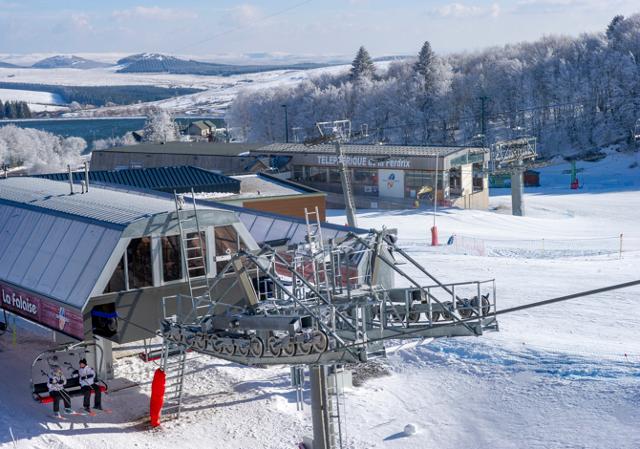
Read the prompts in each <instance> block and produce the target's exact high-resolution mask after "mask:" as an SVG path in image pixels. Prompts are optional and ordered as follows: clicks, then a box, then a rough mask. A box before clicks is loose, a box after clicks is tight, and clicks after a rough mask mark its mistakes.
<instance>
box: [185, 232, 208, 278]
mask: <svg viewBox="0 0 640 449" xmlns="http://www.w3.org/2000/svg"><path fill="white" fill-rule="evenodd" d="M197 237H198V233H197V232H191V233H189V234H187V259H188V265H189V276H191V277H195V276H204V274H205V270H206V268H207V239H206V234H205V233H204V231H201V232H200V239H198V238H197Z"/></svg>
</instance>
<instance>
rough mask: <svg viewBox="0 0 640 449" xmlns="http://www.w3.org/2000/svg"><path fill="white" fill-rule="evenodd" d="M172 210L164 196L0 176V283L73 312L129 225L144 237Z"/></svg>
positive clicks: (219, 214)
mask: <svg viewBox="0 0 640 449" xmlns="http://www.w3.org/2000/svg"><path fill="white" fill-rule="evenodd" d="M78 188H79V186H77V185H76V189H78ZM203 206H204V207H201V208H200V209H201V211H202V212H204V211H208V212H210V211H213V212H214V213H209V214H207V215H206V217H209V218H215V219H216V220H218V219H220V220H224V219H232V220H233V222H236V220H237V218H236V216H235V215H234V214H232V213H230V212H227V211H222V210H220V208H215V207H212V205H211V204H209V205H203ZM174 210H175V203H174V200H173V196H172V195H169V194H166V193H159V194H157V195H156V194H154V193H153V192H149V191H133V190H126V189H122V188H120V189H116V188H112V187H97V186H92V187H90V189H89V192H88V193H85V194H80V193H78V194H75V195H70V191H69V184H68V183H67V182H59V181H52V180H49V179H41V178H27V177H15V178H9V179H3V180H0V248H2V252H0V280H3V281H6V282H9V283H11V284H14V285H15V286H17V287H20V288H24V289H27V290H29V291H32V292H34V293H37V294H40V295H44V296H46V297H48V298H52V299H55V300H57V301H60V302H61V303H63V304H66V305H69V306H72V307H75V308H77V309H78V310H80V309H82V308H83V307H84V305H85V304H86V302H87V301H88V299H89V297H90V295H91V293H92V291H93V289H94V287H95V285H96V283H97V282H98V280H99V278H100V275H101V274H102V272H103V270H104V268H105V266H106V264H107V262H108V261H109V260H110V258H111V257H112V254H113V253H114V251H115V250H116V248H117V247H118V243H119V242H120V240H121V238H123V236H124V235H126V233H127V232H128V231H129V230H130V229H132V228H135V227H136V226H142V228H143V231H142V232H143V234H141V235H146V234H144V232H148V231H149V230H148V229H147V225H148V223H149V222H150V221H151V219H153V218H155V217H157V216H159V214H165V213H167V212H173V211H174ZM152 217H153V218H152ZM166 217H169V215H167V216H166ZM145 218H146V219H150V220H145ZM160 224H162V223H160Z"/></svg>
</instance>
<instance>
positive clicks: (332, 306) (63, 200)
mask: <svg viewBox="0 0 640 449" xmlns="http://www.w3.org/2000/svg"><path fill="white" fill-rule="evenodd" d="M464 157H465V158H466V157H471V155H470V154H469V155H468V156H464ZM88 179H89V177H88V173H87V174H86V178H85V181H84V182H83V183H81V184H77V183H73V176H72V175H71V173H70V174H69V181H68V182H63V181H55V180H51V179H43V178H26V177H15V178H8V179H4V180H0V247H2V248H3V253H2V254H1V255H0V292H1V295H2V301H1V303H2V307H3V308H4V309H5V310H6V311H8V312H10V313H12V314H14V315H17V316H20V317H22V318H24V319H26V320H28V321H31V322H34V323H36V324H38V325H40V326H43V327H45V328H48V329H50V330H53V331H55V332H56V335H58V336H66V337H67V338H68V339H69V340H71V341H76V342H84V343H81V345H84V346H82V347H84V348H87V350H93V351H94V353H93V360H95V365H96V368H97V371H98V373H99V377H100V378H101V379H103V380H105V379H109V378H110V377H111V376H112V375H113V372H112V370H113V367H112V353H111V345H112V344H114V343H115V344H122V343H130V342H136V341H140V340H143V339H149V338H152V337H159V338H160V339H161V341H162V345H161V350H160V351H158V355H157V357H158V358H159V359H160V368H159V369H158V370H156V372H155V374H154V378H153V382H152V387H151V401H150V402H151V405H150V413H149V415H150V418H151V425H152V426H157V425H159V424H160V416H162V417H163V419H170V418H179V417H180V411H181V407H182V395H183V391H182V390H183V385H184V382H183V379H184V376H185V363H186V359H187V353H188V352H189V351H193V352H198V353H201V354H204V355H210V356H213V357H218V358H222V359H226V360H229V361H232V362H235V363H239V364H243V365H247V366H255V365H289V366H291V367H292V369H293V370H294V371H293V372H295V373H297V374H295V375H292V378H293V379H298V381H297V382H296V384H295V385H296V388H297V389H298V391H299V392H300V397H301V394H302V393H301V390H302V381H301V380H300V379H303V378H304V375H303V374H301V373H302V370H303V368H304V367H308V370H309V379H310V386H311V409H312V420H313V441H312V444H311V443H310V444H309V445H308V447H313V448H314V449H333V448H338V447H342V430H341V429H342V427H343V425H344V423H343V421H342V419H341V412H340V408H341V406H340V403H341V399H340V394H341V393H340V391H339V388H338V387H337V386H338V385H339V384H340V383H341V382H344V379H343V378H342V377H340V376H341V374H340V373H344V367H343V366H344V364H345V363H356V364H357V363H362V362H365V361H367V360H369V359H370V358H376V357H384V355H385V346H384V342H385V341H386V340H389V339H421V338H425V337H431V338H435V337H456V336H479V335H482V334H483V333H484V332H486V331H495V330H497V329H498V323H497V319H496V317H495V315H494V313H493V312H494V311H495V310H496V285H495V281H494V280H493V279H484V280H479V279H476V280H470V281H465V282H457V283H451V284H445V283H442V282H440V281H439V280H438V279H437V278H436V277H434V276H433V275H432V274H431V273H430V271H429V270H427V269H426V268H425V267H423V266H422V265H420V264H419V263H418V262H417V261H416V260H415V259H413V258H412V257H411V255H410V254H408V253H407V252H406V251H404V250H403V249H402V248H400V247H399V246H398V245H397V244H396V242H397V236H396V235H395V231H393V230H389V229H383V230H362V229H357V228H353V227H345V226H337V225H331V224H327V223H324V222H322V221H321V219H320V213H319V211H318V210H317V209H315V210H312V211H308V210H307V211H306V212H305V218H304V219H299V218H295V217H286V216H282V215H276V214H272V213H269V212H264V211H256V210H252V209H246V208H243V207H238V206H231V205H218V204H216V203H213V202H208V201H198V200H196V199H194V198H193V197H192V196H191V197H190V196H189V194H188V193H187V194H185V195H184V196H183V195H179V194H175V193H174V194H169V193H163V192H154V191H148V190H140V189H134V188H130V187H127V188H123V187H122V186H119V187H114V186H107V185H95V184H91V185H89V183H88V182H87V180H88ZM416 274H417V275H416ZM396 279H400V280H402V281H403V284H404V286H396ZM52 351H54V352H55V357H56V360H58V361H60V360H65V361H66V363H69V364H70V365H73V361H68V358H69V357H72V358H73V357H75V359H74V360H75V362H76V363H77V359H78V357H79V356H80V355H82V354H83V352H84V350H78V346H67V347H66V348H62V349H60V348H58V349H52ZM70 354H71V355H70ZM146 355H147V359H149V358H150V357H149V356H150V353H147V354H146ZM52 357H53V356H52ZM47 360H48V358H47V357H44V356H39V357H38V358H37V359H36V361H34V365H33V367H34V368H33V369H32V391H33V394H34V398H36V399H38V400H41V402H42V401H43V400H44V399H47V398H43V397H42V395H41V393H42V394H44V395H46V388H45V390H44V391H42V386H43V385H44V383H43V381H44V380H45V379H46V377H45V376H46V373H45V370H44V369H43V368H42V367H41V366H42V363H48V362H47ZM341 379H342V380H341ZM165 382H166V383H165Z"/></svg>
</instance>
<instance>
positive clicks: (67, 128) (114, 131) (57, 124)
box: [0, 117, 224, 148]
mask: <svg viewBox="0 0 640 449" xmlns="http://www.w3.org/2000/svg"><path fill="white" fill-rule="evenodd" d="M202 119H206V120H211V121H213V122H214V123H215V124H216V125H218V126H224V121H223V120H222V119H220V118H212V117H178V118H176V121H177V122H178V123H179V124H180V125H182V126H183V125H186V124H188V123H190V122H192V121H194V120H202ZM145 120H146V119H145V118H144V117H130V118H129V117H127V118H121V117H114V118H77V119H76V118H73V119H70V118H52V119H29V120H0V127H1V126H4V125H8V124H14V125H16V126H19V127H21V128H35V129H39V130H42V131H48V132H50V133H53V134H58V135H60V136H64V137H71V136H74V137H82V138H83V139H84V140H86V141H87V146H88V148H91V144H92V143H93V141H94V140H99V139H106V138H109V137H120V136H123V135H124V134H126V133H127V132H129V131H136V130H139V129H142V128H143V127H144V122H145Z"/></svg>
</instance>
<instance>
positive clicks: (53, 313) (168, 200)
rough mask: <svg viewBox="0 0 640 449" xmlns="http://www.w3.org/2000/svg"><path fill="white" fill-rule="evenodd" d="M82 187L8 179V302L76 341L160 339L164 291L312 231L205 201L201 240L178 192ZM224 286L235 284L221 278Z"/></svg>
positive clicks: (3, 262) (2, 237) (2, 184)
mask: <svg viewBox="0 0 640 449" xmlns="http://www.w3.org/2000/svg"><path fill="white" fill-rule="evenodd" d="M81 189H82V187H81V186H80V184H75V185H74V190H75V193H73V194H72V193H71V190H70V185H69V183H68V182H60V181H52V180H48V179H38V178H26V177H16V178H8V179H4V180H1V181H0V211H1V212H0V247H2V248H3V254H2V256H0V289H1V293H2V306H3V308H5V309H6V310H8V311H10V312H12V313H14V314H16V315H19V316H20V317H23V318H25V319H27V320H30V321H33V322H35V323H37V324H39V325H42V326H44V327H47V328H49V329H52V330H54V331H56V332H57V333H59V334H63V335H66V336H68V337H69V338H71V339H74V340H79V341H84V340H93V338H94V336H95V337H100V338H101V339H104V340H107V341H111V342H115V343H127V342H133V341H139V340H142V339H144V338H151V337H154V336H155V331H156V330H157V329H158V328H159V323H160V321H161V318H162V316H161V312H162V311H161V304H160V302H161V301H160V298H162V297H165V296H170V295H176V294H178V293H181V292H182V293H188V292H189V290H188V286H187V283H186V276H187V273H186V271H187V270H189V271H190V274H191V277H194V275H195V276H198V275H203V274H204V270H207V275H209V276H214V275H215V274H216V270H217V269H218V268H219V267H220V266H221V264H224V263H226V262H225V260H228V259H229V257H230V256H229V254H230V253H232V252H235V251H237V250H238V249H239V248H246V249H248V250H255V249H257V248H258V244H265V243H269V244H271V245H278V244H280V245H287V244H295V243H297V242H302V241H304V236H305V235H306V227H305V224H304V221H303V220H296V219H294V218H291V217H284V216H278V215H275V214H269V213H266V212H260V211H252V210H249V209H245V208H242V207H234V206H229V205H220V206H221V207H223V208H225V209H222V208H217V207H215V206H212V205H211V203H209V202H203V204H202V205H199V206H198V210H197V225H198V226H199V228H200V233H201V237H202V238H201V241H200V240H196V239H195V237H196V235H195V233H196V232H197V231H196V227H197V226H196V217H195V214H196V213H194V211H193V209H190V208H189V207H188V206H185V207H184V210H180V211H179V212H177V211H176V205H175V201H174V196H173V195H170V194H162V193H154V192H150V191H147V192H144V191H140V190H126V189H123V188H117V187H107V186H102V187H98V186H96V185H91V188H90V189H88V192H86V193H81ZM178 214H180V215H181V226H182V230H181V229H180V226H179V224H178V221H179V220H178V217H177V215H178ZM323 227H324V231H325V233H326V234H327V235H329V236H333V237H338V236H339V235H344V234H346V231H345V230H343V229H341V227H339V226H335V225H330V224H323ZM181 231H182V232H183V233H184V235H185V236H186V237H187V238H190V239H191V240H190V241H189V242H188V245H187V248H190V247H196V246H198V245H199V244H200V242H201V243H202V254H201V255H202V256H203V258H204V266H205V268H204V269H203V268H202V266H203V263H202V261H200V260H196V258H194V257H191V256H192V254H187V255H186V257H185V254H183V253H182V251H181V245H182V242H181V240H180V235H181ZM188 252H189V251H188ZM185 258H186V259H188V260H187V261H185V260H184V259H185ZM219 288H221V289H223V290H226V289H229V286H228V285H226V283H225V281H223V282H221V284H220V286H219ZM233 291H234V290H233V289H231V292H233ZM236 293H237V294H234V296H235V297H237V298H241V297H242V293H240V292H236ZM108 359H109V358H108V357H105V360H106V361H107V362H108ZM102 369H103V370H105V369H106V370H108V369H109V367H102Z"/></svg>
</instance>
